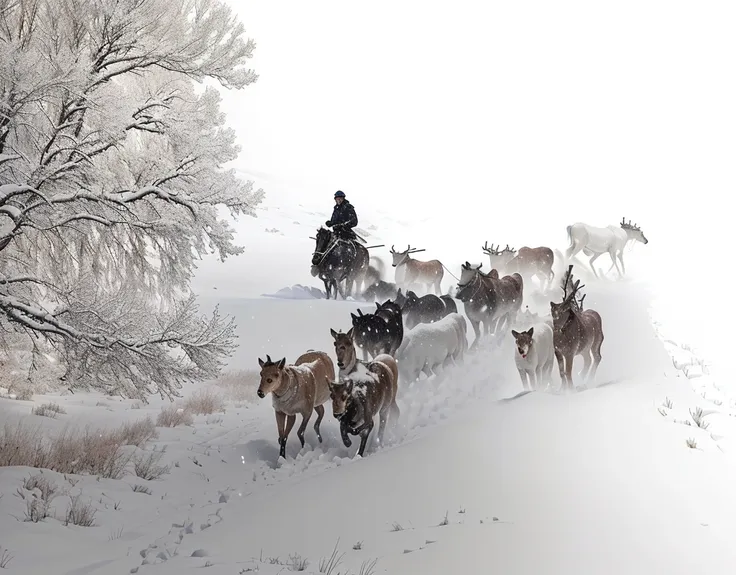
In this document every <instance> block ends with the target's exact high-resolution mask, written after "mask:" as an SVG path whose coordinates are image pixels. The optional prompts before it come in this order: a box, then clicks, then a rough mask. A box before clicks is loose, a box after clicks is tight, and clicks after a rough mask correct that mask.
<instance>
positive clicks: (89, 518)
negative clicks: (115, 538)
mask: <svg viewBox="0 0 736 575" xmlns="http://www.w3.org/2000/svg"><path fill="white" fill-rule="evenodd" d="M96 513H97V509H95V508H94V507H93V505H92V503H91V502H90V503H83V502H82V494H81V493H80V494H79V495H74V496H72V497H71V503H70V504H69V507H68V508H67V510H66V518H65V519H64V525H78V526H79V527H92V526H93V525H94V524H95V514H96Z"/></svg>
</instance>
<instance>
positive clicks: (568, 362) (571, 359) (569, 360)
mask: <svg viewBox="0 0 736 575" xmlns="http://www.w3.org/2000/svg"><path fill="white" fill-rule="evenodd" d="M574 363H575V355H574V354H571V355H568V356H565V377H566V378H567V389H569V390H573V389H575V384H574V383H573V382H572V366H573V364H574Z"/></svg>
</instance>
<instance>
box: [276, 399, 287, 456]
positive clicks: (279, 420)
mask: <svg viewBox="0 0 736 575" xmlns="http://www.w3.org/2000/svg"><path fill="white" fill-rule="evenodd" d="M285 427H286V414H285V413H281V412H280V411H277V412H276V429H278V432H279V456H280V457H283V458H284V459H286V434H285V433H284V429H285Z"/></svg>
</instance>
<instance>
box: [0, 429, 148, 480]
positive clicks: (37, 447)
mask: <svg viewBox="0 0 736 575" xmlns="http://www.w3.org/2000/svg"><path fill="white" fill-rule="evenodd" d="M155 436H156V428H155V426H154V425H153V421H152V420H151V419H150V418H145V419H142V420H139V421H136V422H133V423H126V424H124V425H122V426H120V427H119V428H117V429H92V428H90V427H89V426H88V427H86V428H85V429H84V430H83V431H80V430H79V429H75V428H70V427H66V428H64V429H63V430H61V432H60V433H58V434H57V435H55V436H53V437H47V436H46V435H44V433H43V431H42V429H41V427H39V426H29V425H26V424H24V423H22V422H19V423H17V424H16V425H15V426H13V425H11V424H5V426H3V428H2V429H1V430H0V467H10V466H28V467H37V468H42V469H51V470H53V471H58V472H59V473H66V474H79V475H81V474H91V475H100V476H102V477H106V478H110V479H120V478H121V477H122V476H123V474H124V473H125V468H126V466H127V465H128V463H129V462H130V460H131V458H132V454H131V453H130V452H129V450H126V449H124V448H125V446H128V445H135V446H136V447H143V446H144V445H145V444H146V442H147V441H148V440H150V439H152V438H153V437H155Z"/></svg>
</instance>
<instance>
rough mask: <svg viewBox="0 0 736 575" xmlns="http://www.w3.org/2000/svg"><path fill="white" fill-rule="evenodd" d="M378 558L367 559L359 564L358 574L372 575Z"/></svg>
mask: <svg viewBox="0 0 736 575" xmlns="http://www.w3.org/2000/svg"><path fill="white" fill-rule="evenodd" d="M377 563H378V559H367V560H365V561H363V563H362V564H361V565H360V571H358V575H373V574H374V573H375V572H376V564H377Z"/></svg>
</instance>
